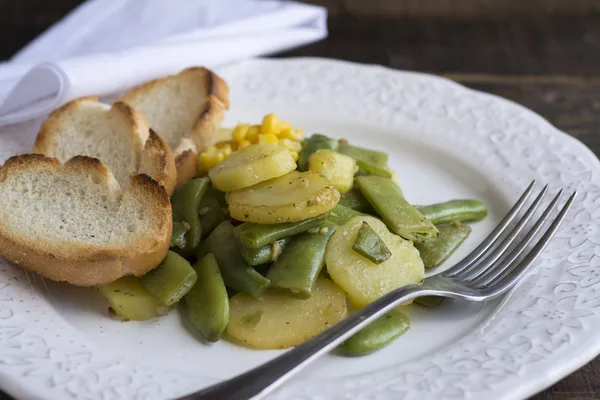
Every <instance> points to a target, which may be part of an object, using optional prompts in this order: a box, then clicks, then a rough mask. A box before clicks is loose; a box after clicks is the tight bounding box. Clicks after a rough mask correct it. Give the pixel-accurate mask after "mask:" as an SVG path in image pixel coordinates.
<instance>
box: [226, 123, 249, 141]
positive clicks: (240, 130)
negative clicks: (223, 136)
mask: <svg viewBox="0 0 600 400" xmlns="http://www.w3.org/2000/svg"><path fill="white" fill-rule="evenodd" d="M249 129H250V125H248V124H238V126H236V127H235V129H234V130H233V132H232V133H231V138H232V139H233V140H234V141H236V142H238V143H239V142H241V141H242V140H244V139H245V138H246V135H247V134H248V130H249Z"/></svg>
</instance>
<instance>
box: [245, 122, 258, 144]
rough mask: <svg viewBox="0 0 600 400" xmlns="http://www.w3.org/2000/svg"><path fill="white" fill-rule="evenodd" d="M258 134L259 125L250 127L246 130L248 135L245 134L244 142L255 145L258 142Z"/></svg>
mask: <svg viewBox="0 0 600 400" xmlns="http://www.w3.org/2000/svg"><path fill="white" fill-rule="evenodd" d="M259 133H260V126H259V125H252V126H251V127H250V128H249V129H248V133H247V134H246V140H248V141H249V142H250V143H256V142H257V141H258V134H259Z"/></svg>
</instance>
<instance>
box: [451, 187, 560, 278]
mask: <svg viewBox="0 0 600 400" xmlns="http://www.w3.org/2000/svg"><path fill="white" fill-rule="evenodd" d="M547 191H548V185H546V186H544V188H543V189H542V191H541V192H540V193H539V194H538V195H537V197H536V198H535V200H534V201H533V203H531V205H530V206H529V208H528V209H527V211H526V212H525V215H523V217H521V219H520V220H519V222H518V223H517V225H515V227H514V228H513V229H512V230H511V231H510V233H509V234H508V235H507V236H506V237H505V238H503V239H502V240H501V241H499V244H498V247H496V248H495V249H494V250H492V251H491V254H490V255H488V256H486V257H485V259H484V260H482V261H481V262H477V263H473V264H472V265H471V267H469V268H467V269H465V270H464V271H463V272H462V273H460V274H458V275H456V276H455V277H454V278H455V279H458V280H460V281H463V282H470V281H473V280H475V279H477V278H478V277H479V276H481V275H482V274H484V273H486V272H487V271H488V270H489V269H490V268H492V266H493V265H494V263H495V262H496V261H498V260H499V259H500V257H502V256H503V255H504V254H505V253H506V249H508V248H509V247H510V246H511V245H512V244H513V243H514V241H515V240H516V239H517V236H518V235H519V233H521V231H522V230H523V228H524V227H525V225H526V224H527V223H528V222H529V220H530V219H531V217H533V214H534V213H535V211H536V210H537V209H538V207H539V206H540V204H541V203H542V200H543V199H544V196H545V195H546V192H547Z"/></svg>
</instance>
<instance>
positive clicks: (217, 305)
mask: <svg viewBox="0 0 600 400" xmlns="http://www.w3.org/2000/svg"><path fill="white" fill-rule="evenodd" d="M194 270H195V271H196V274H198V282H197V283H196V284H195V285H194V287H193V288H192V290H190V291H189V292H188V294H186V295H185V298H184V300H185V303H186V305H187V309H188V315H189V318H190V321H191V322H192V325H194V327H195V328H196V329H198V331H199V332H200V334H201V335H202V337H203V338H204V339H206V340H208V341H210V342H216V341H217V340H219V338H220V337H221V335H222V334H223V332H224V331H225V328H226V327H227V323H228V322H229V297H228V296H227V289H226V288H225V283H223V277H222V276H221V272H220V271H219V265H218V264H217V260H216V259H215V256H214V255H212V254H210V253H209V254H207V255H206V256H204V258H202V259H201V260H200V261H198V262H197V263H196V264H195V265H194Z"/></svg>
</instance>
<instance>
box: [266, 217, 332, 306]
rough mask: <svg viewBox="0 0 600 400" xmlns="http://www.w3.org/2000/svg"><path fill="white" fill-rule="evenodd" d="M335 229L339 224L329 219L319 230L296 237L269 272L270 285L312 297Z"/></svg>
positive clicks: (299, 296) (293, 293)
mask: <svg viewBox="0 0 600 400" xmlns="http://www.w3.org/2000/svg"><path fill="white" fill-rule="evenodd" d="M336 228H337V225H335V224H334V223H333V222H328V223H326V224H324V225H323V226H322V227H321V228H319V231H318V232H315V233H303V234H302V235H299V236H298V237H296V238H294V241H293V242H292V243H290V244H289V245H288V246H287V247H286V249H285V251H284V252H283V253H282V254H281V256H280V257H279V259H278V260H277V261H275V262H274V263H273V265H271V268H270V269H269V272H268V273H267V278H269V280H270V281H271V286H272V287H273V288H276V289H280V290H283V291H285V292H287V293H290V294H291V295H292V296H294V297H298V298H301V299H307V298H309V297H310V296H311V294H312V288H313V286H314V284H315V281H316V280H317V277H318V276H319V273H320V272H321V269H322V268H323V265H325V249H326V248H327V243H328V242H329V239H330V238H331V236H332V235H333V233H334V232H335V229H336Z"/></svg>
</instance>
